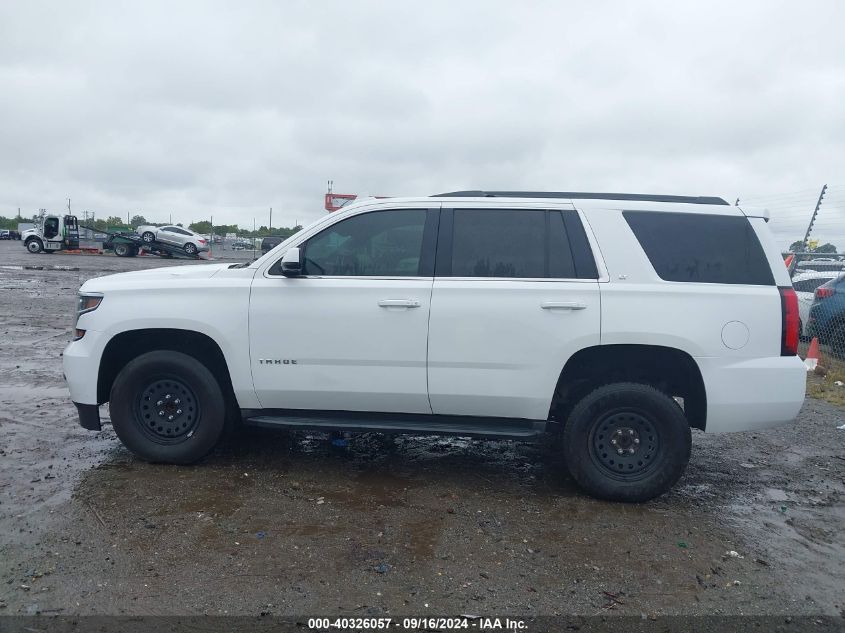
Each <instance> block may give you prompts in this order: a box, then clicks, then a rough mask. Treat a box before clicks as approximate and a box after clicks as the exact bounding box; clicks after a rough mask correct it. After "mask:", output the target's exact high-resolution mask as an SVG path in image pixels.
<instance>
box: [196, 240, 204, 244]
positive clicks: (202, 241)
mask: <svg viewBox="0 0 845 633" xmlns="http://www.w3.org/2000/svg"><path fill="white" fill-rule="evenodd" d="M197 242H199V243H200V244H205V240H197Z"/></svg>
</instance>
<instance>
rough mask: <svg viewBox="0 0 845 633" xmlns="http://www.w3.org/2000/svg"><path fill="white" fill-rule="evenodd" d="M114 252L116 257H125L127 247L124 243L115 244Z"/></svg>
mask: <svg viewBox="0 0 845 633" xmlns="http://www.w3.org/2000/svg"><path fill="white" fill-rule="evenodd" d="M114 254H115V255H117V256H118V257H126V256H128V255H129V247H128V246H127V245H126V244H115V246H114Z"/></svg>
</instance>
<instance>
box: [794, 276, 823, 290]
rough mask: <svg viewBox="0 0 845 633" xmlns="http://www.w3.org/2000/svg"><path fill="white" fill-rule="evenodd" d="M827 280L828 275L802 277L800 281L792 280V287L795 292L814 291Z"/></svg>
mask: <svg viewBox="0 0 845 633" xmlns="http://www.w3.org/2000/svg"><path fill="white" fill-rule="evenodd" d="M828 281H830V278H829V277H817V278H815V279H802V280H801V281H793V282H792V287H793V288H794V289H795V291H796V292H815V290H816V288H818V287H819V286H823V285H824V284H826V283H827V282H828Z"/></svg>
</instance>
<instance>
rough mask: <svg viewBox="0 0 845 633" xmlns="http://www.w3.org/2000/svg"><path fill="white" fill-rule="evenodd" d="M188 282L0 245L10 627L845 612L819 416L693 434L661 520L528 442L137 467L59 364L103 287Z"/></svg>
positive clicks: (319, 449) (826, 413)
mask: <svg viewBox="0 0 845 633" xmlns="http://www.w3.org/2000/svg"><path fill="white" fill-rule="evenodd" d="M222 255H224V256H226V255H228V256H229V257H232V255H233V254H232V253H231V252H229V253H225V252H224V253H222ZM249 255H251V253H250V254H249ZM174 263H180V262H172V261H170V262H168V261H162V260H158V259H156V258H152V257H147V258H136V259H119V258H115V257H113V256H82V255H77V256H74V255H62V254H53V255H30V254H28V253H26V252H25V251H24V249H23V247H22V246H21V245H20V242H0V334H2V343H0V614H9V615H12V614H34V613H42V614H62V615H66V614H103V613H107V614H136V615H147V614H203V613H205V614H223V613H228V614H258V613H268V614H298V615H302V614H327V613H328V614H345V615H353V616H366V615H376V614H391V615H401V614H414V615H425V614H430V615H444V614H450V615H454V614H461V613H463V614H466V613H470V614H473V613H474V614H492V613H498V614H504V613H511V614H520V615H549V614H573V613H577V614H596V613H598V614H611V613H625V614H633V615H640V614H647V615H651V614H739V613H744V614H770V613H778V614H790V615H798V614H828V615H839V614H840V613H841V612H842V611H843V610H845V505H844V504H843V493H845V431H843V430H837V428H836V427H837V426H839V425H841V424H843V423H845V411H843V410H842V409H839V408H837V407H835V406H833V405H830V404H828V403H825V402H822V401H820V400H814V399H808V400H807V402H806V404H805V406H804V409H803V410H802V412H801V416H800V418H799V419H798V421H797V422H796V424H795V425H793V426H789V427H784V428H781V429H775V430H771V431H767V432H765V433H754V434H751V433H739V434H731V435H722V436H707V435H704V434H701V433H696V434H695V435H694V446H693V456H692V461H691V463H690V466H689V469H688V471H687V473H686V475H685V476H684V478H683V479H682V480H681V481H680V483H679V484H678V485H677V486H676V488H675V489H674V490H673V491H672V492H671V493H670V494H667V495H665V496H664V497H661V498H660V499H658V500H655V501H652V502H650V503H647V504H643V505H624V504H614V503H605V502H600V501H596V500H593V499H590V498H588V497H585V496H583V495H582V494H580V493H579V492H578V491H577V490H576V488H575V487H574V485H573V483H572V481H571V480H570V479H569V478H568V477H567V476H566V475H565V474H564V471H563V468H562V464H560V462H559V460H558V459H557V458H556V454H555V451H554V449H553V448H551V447H547V446H542V445H530V444H515V443H508V442H481V441H470V440H460V439H458V440H454V439H442V438H430V437H399V438H389V437H383V436H379V435H362V436H357V437H355V438H353V439H352V440H351V442H350V444H349V446H348V447H345V448H337V447H334V446H332V445H331V443H329V442H327V441H326V438H325V437H324V436H322V435H319V434H311V435H309V434H292V435H287V434H281V433H270V432H252V433H249V434H246V435H244V436H242V437H240V438H237V439H236V440H234V441H233V442H232V443H230V444H228V445H226V446H223V447H221V448H220V449H219V450H217V451H216V452H215V453H214V454H213V455H212V456H211V457H209V458H208V459H207V460H205V461H204V462H203V463H201V464H198V465H195V466H190V467H175V466H162V465H149V464H145V463H143V462H140V461H138V460H137V459H135V458H134V457H132V456H131V455H130V454H129V453H128V452H127V451H126V450H125V449H123V447H122V446H121V444H120V443H119V442H118V441H117V439H116V438H115V435H114V433H113V432H112V430H111V427H110V426H108V425H106V426H105V427H104V430H103V431H102V432H100V433H93V432H89V431H85V430H83V429H81V428H80V427H79V426H78V425H77V421H76V413H75V409H74V407H73V406H72V404H71V403H70V402H69V400H68V394H67V391H66V389H65V387H64V383H63V380H62V373H61V364H60V360H61V359H60V354H61V352H62V349H63V347H64V346H65V344H66V343H67V341H68V340H69V337H70V328H71V327H72V325H73V323H72V320H73V310H74V306H75V303H74V302H75V292H76V290H77V288H78V286H79V284H80V283H81V282H82V281H84V280H85V279H88V278H90V277H94V276H98V275H102V274H108V273H110V272H117V271H123V270H134V269H137V268H142V267H150V266H161V265H173V264H174ZM186 263H187V262H186ZM33 267H34V268H33ZM102 415H103V416H104V417H105V418H106V419H107V415H108V411H107V408H106V407H103V410H102Z"/></svg>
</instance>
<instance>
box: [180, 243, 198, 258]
mask: <svg viewBox="0 0 845 633" xmlns="http://www.w3.org/2000/svg"><path fill="white" fill-rule="evenodd" d="M183 248H184V249H185V252H186V253H187V254H188V255H196V253H197V247H196V246H194V245H193V244H192V243H191V242H188V243H187V244H185V246H184V247H183Z"/></svg>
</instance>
